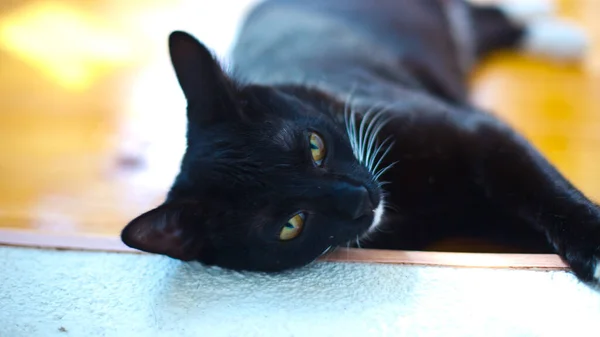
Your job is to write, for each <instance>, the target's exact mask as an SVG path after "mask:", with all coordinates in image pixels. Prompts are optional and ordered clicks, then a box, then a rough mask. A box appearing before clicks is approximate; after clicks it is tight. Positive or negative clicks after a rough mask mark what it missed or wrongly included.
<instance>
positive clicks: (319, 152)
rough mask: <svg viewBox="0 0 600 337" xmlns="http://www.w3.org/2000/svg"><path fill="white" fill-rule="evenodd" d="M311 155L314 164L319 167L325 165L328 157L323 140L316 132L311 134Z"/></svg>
mask: <svg viewBox="0 0 600 337" xmlns="http://www.w3.org/2000/svg"><path fill="white" fill-rule="evenodd" d="M310 153H311V155H312V159H313V161H314V163H315V164H316V165H318V166H321V165H322V164H323V160H324V159H325V155H327V150H326V149H325V142H323V138H321V136H319V135H318V134H316V133H314V132H312V133H311V134H310Z"/></svg>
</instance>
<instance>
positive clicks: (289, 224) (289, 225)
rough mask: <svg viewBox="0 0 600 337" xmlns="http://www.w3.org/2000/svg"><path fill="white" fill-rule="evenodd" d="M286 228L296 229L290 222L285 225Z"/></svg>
mask: <svg viewBox="0 0 600 337" xmlns="http://www.w3.org/2000/svg"><path fill="white" fill-rule="evenodd" d="M285 227H287V228H291V229H294V228H295V226H294V225H292V224H291V223H289V222H288V223H286V224H285Z"/></svg>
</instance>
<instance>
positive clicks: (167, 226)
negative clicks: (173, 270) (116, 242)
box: [121, 204, 202, 261]
mask: <svg viewBox="0 0 600 337" xmlns="http://www.w3.org/2000/svg"><path fill="white" fill-rule="evenodd" d="M187 207H189V206H187V205H169V204H164V205H161V206H159V207H157V208H155V209H153V210H151V211H148V212H146V213H144V214H142V215H140V216H138V217H137V218H135V219H133V220H131V221H130V222H129V224H127V226H125V228H124V229H123V231H122V232H121V240H122V241H123V243H125V244H126V245H127V246H129V247H131V248H134V249H138V250H141V251H145V252H148V253H154V254H162V255H167V256H170V257H172V258H175V259H179V260H183V261H190V260H194V259H196V258H197V257H198V254H199V252H200V251H201V250H202V247H201V246H202V242H200V241H199V240H198V238H197V236H196V235H195V233H190V231H189V230H188V228H189V225H190V221H193V219H191V218H190V215H191V214H190V213H192V214H193V212H190V211H189V209H187ZM192 216H193V215H192Z"/></svg>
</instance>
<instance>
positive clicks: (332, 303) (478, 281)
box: [0, 247, 600, 337]
mask: <svg viewBox="0 0 600 337" xmlns="http://www.w3.org/2000/svg"><path fill="white" fill-rule="evenodd" d="M599 330H600V294H599V293H597V292H594V291H593V290H590V289H589V288H587V287H586V286H584V285H582V284H579V283H578V282H577V281H576V280H575V278H574V277H573V276H572V275H570V274H568V273H566V272H558V271H556V272H545V271H527V270H506V269H502V270H500V269H498V270H492V269H455V268H442V267H415V266H399V265H367V264H351V263H323V262H321V263H317V264H315V265H313V266H310V267H307V268H305V269H301V270H298V271H294V272H288V273H285V274H282V275H278V276H273V275H262V274H247V273H236V272H231V271H226V270H220V269H217V268H204V267H202V266H200V265H199V264H184V263H180V262H178V261H174V260H170V259H167V258H163V257H160V256H151V255H136V254H117V253H100V252H76V251H51V250H38V249H26V248H14V247H0V336H1V337H21V336H23V337H25V336H26V337H36V336H44V337H46V336H82V337H83V336H85V337H94V336H144V337H146V336H178V337H181V336H201V337H206V336H278V337H283V336H310V337H320V336H343V337H349V336H445V337H447V336H477V337H481V336H486V337H493V336H511V337H516V336H561V337H565V336H578V337H585V336H595V337H598V336H600V331H599Z"/></svg>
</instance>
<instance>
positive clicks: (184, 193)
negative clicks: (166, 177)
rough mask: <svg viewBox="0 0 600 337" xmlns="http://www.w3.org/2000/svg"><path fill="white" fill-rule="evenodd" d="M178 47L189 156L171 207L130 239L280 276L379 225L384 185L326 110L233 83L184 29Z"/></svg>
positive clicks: (130, 232) (175, 57) (174, 43)
mask: <svg viewBox="0 0 600 337" xmlns="http://www.w3.org/2000/svg"><path fill="white" fill-rule="evenodd" d="M169 49H170V55H171V60H172V63H173V67H174V70H175V73H176V75H177V78H178V80H179V84H180V86H181V88H182V90H183V92H184V94H185V97H186V99H187V102H188V108H187V117H188V133H187V149H186V152H185V155H184V157H183V159H182V163H181V170H180V173H179V175H178V176H177V178H176V180H175V182H174V183H173V186H172V188H171V190H170V192H169V194H168V196H167V199H166V201H165V202H164V203H163V204H162V205H160V206H158V207H157V208H155V209H153V210H150V211H148V212H146V213H144V214H142V215H140V216H139V217H137V218H136V219H134V220H132V221H131V222H130V223H129V224H128V225H127V226H126V227H125V228H124V230H123V232H122V235H121V237H122V240H123V242H124V243H125V244H127V245H128V246H130V247H133V248H136V249H139V250H143V251H147V252H151V253H156V254H164V255H168V256H171V257H173V258H176V259H181V260H186V261H189V260H198V261H200V262H203V263H206V264H214V265H218V266H222V267H225V268H232V269H245V270H262V271H277V270H284V269H288V268H293V267H299V266H303V265H306V264H308V263H310V262H312V261H314V260H315V259H316V258H318V257H319V256H320V255H322V254H323V253H324V252H325V251H326V250H328V249H329V248H331V247H335V246H338V245H346V243H347V242H350V241H354V240H356V239H357V237H359V236H361V235H362V234H364V233H365V232H366V231H368V230H369V229H370V228H371V226H374V225H376V224H377V223H378V222H379V220H380V218H381V213H382V209H383V206H382V198H381V190H380V187H379V184H378V183H377V182H376V181H375V179H374V177H373V175H372V174H371V172H369V170H368V169H367V168H366V167H365V165H363V164H361V163H359V161H358V160H357V159H356V157H355V155H354V154H353V153H354V152H355V151H356V149H355V150H354V152H353V148H352V146H351V141H350V139H349V133H350V134H351V132H348V129H347V128H346V126H345V125H344V123H343V122H338V121H336V120H334V118H333V117H332V115H331V114H330V113H328V111H325V109H327V107H326V105H327V104H322V103H323V102H319V103H315V102H314V101H311V100H308V99H306V98H304V99H302V98H299V96H297V95H294V94H291V93H290V92H288V91H286V90H282V89H278V88H275V87H265V86H255V85H243V86H242V85H239V84H236V83H234V81H233V80H232V79H231V77H230V76H228V75H227V74H226V73H225V72H224V71H223V70H222V68H221V67H220V66H219V64H218V63H217V62H216V61H215V59H214V58H213V56H212V54H211V53H210V52H209V51H208V50H207V49H206V48H205V47H204V46H203V45H202V44H201V43H200V42H198V41H197V40H196V39H194V38H193V37H192V36H190V35H188V34H186V33H183V32H174V33H172V34H171V36H170V37H169ZM331 103H335V102H331ZM334 105H335V104H334ZM354 145H356V146H358V144H356V143H354ZM356 146H355V147H356Z"/></svg>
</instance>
